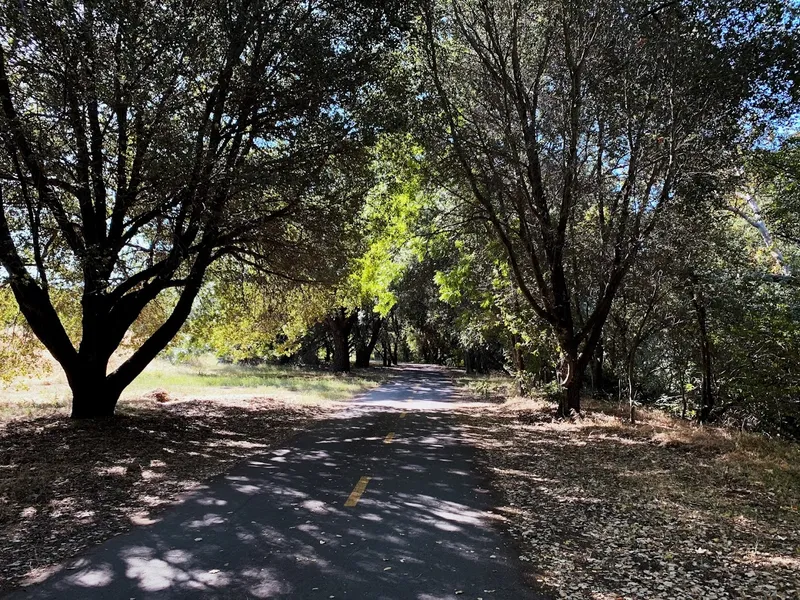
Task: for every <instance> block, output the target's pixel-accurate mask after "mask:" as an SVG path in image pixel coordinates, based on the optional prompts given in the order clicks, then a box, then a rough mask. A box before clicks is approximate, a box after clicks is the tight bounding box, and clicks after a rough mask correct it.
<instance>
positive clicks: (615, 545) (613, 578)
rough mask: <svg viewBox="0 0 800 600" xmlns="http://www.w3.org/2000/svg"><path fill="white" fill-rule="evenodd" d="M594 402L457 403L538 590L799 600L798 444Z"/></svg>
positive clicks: (612, 597) (598, 595) (612, 598)
mask: <svg viewBox="0 0 800 600" xmlns="http://www.w3.org/2000/svg"><path fill="white" fill-rule="evenodd" d="M599 409H600V407H595V410H589V411H588V415H587V416H586V417H584V418H583V419H581V420H579V421H578V422H576V423H569V424H568V423H557V422H554V421H553V419H552V417H551V415H552V407H551V406H550V405H549V404H547V403H544V402H537V401H532V400H528V401H522V400H516V401H511V402H506V403H505V404H502V405H498V406H496V407H493V408H488V409H487V408H485V407H484V408H481V409H476V410H473V411H464V412H463V413H462V414H461V417H460V418H461V420H462V424H463V429H464V433H465V437H466V439H468V440H469V441H470V443H472V444H474V445H475V446H476V447H477V448H478V449H479V450H480V451H479V460H480V461H481V463H482V466H483V468H484V469H485V470H486V471H487V473H488V474H489V477H490V479H491V481H492V482H493V485H494V487H495V488H496V489H497V491H498V492H499V495H500V497H501V498H502V506H501V507H500V512H501V514H503V515H504V516H505V517H506V519H507V521H506V525H507V528H508V530H509V532H510V533H511V535H512V536H513V537H514V538H515V539H516V541H517V543H518V548H519V552H520V560H521V561H522V563H523V565H524V567H525V568H526V569H527V570H528V572H529V574H530V576H531V578H532V579H534V580H535V584H536V586H537V587H541V588H542V589H543V590H544V591H548V592H550V593H552V594H553V595H555V596H560V597H565V598H576V599H577V598H591V599H593V600H617V599H622V598H625V599H642V600H643V599H648V600H656V599H665V600H666V599H670V600H673V599H675V600H677V599H696V598H703V599H704V600H714V599H720V600H721V599H723V598H800V512H799V510H798V504H800V445H797V444H791V443H786V442H783V441H780V440H768V439H765V438H763V437H761V436H754V435H748V434H741V433H736V432H730V431H726V430H723V429H716V428H702V429H701V428H698V427H696V426H693V425H690V424H687V423H685V422H680V421H677V420H674V419H671V418H669V417H666V416H664V415H661V414H659V413H648V412H644V413H643V414H642V415H641V418H642V419H643V422H641V423H639V424H638V425H636V426H632V425H629V424H626V423H625V422H624V421H623V420H622V419H621V418H619V417H617V416H616V415H614V414H608V412H609V411H607V410H606V411H601V410H599Z"/></svg>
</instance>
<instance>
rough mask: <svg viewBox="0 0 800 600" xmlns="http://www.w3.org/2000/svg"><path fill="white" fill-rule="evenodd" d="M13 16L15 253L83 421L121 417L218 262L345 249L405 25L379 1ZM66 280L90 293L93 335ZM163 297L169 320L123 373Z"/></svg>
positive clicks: (24, 298)
mask: <svg viewBox="0 0 800 600" xmlns="http://www.w3.org/2000/svg"><path fill="white" fill-rule="evenodd" d="M0 15H2V16H1V17H0V19H2V20H0V144H2V155H1V157H0V209H1V210H0V261H1V262H2V265H3V267H4V268H5V271H6V274H7V276H8V279H9V283H10V287H11V289H12V290H13V293H14V295H15V297H16V299H17V301H18V303H19V305H20V308H21V310H22V313H23V314H24V316H25V318H26V319H27V321H28V323H29V324H30V327H31V329H32V330H33V332H34V333H35V334H36V335H37V336H38V337H39V339H40V340H41V341H42V342H43V343H44V345H45V346H46V347H47V349H48V350H49V351H50V352H51V353H52V355H53V356H54V357H55V358H56V360H57V361H58V362H59V363H60V364H61V366H62V367H63V369H64V371H65V372H66V375H67V379H68V381H69V385H70V387H71V389H72V393H73V402H72V415H73V416H74V417H97V416H107V415H111V414H113V412H114V408H115V405H116V402H117V400H118V398H119V396H120V394H121V392H122V390H123V389H124V388H125V387H126V386H127V385H128V384H129V383H130V382H131V381H133V379H134V378H135V377H136V376H137V375H138V374H139V373H140V372H141V371H142V370H143V369H144V368H145V366H146V365H147V364H148V363H149V362H150V361H151V360H152V359H153V358H154V357H155V356H156V355H157V354H158V353H159V352H160V351H161V350H162V349H163V348H164V347H165V346H166V345H167V344H168V343H169V341H170V340H171V339H172V338H173V336H174V335H175V334H176V333H177V331H178V330H179V328H180V327H181V325H182V324H183V322H184V321H185V320H186V318H187V316H188V315H189V313H190V310H191V307H192V304H193V302H194V300H195V298H196V296H197V294H198V291H199V290H200V288H201V284H202V281H203V277H204V274H205V272H206V270H207V269H208V267H209V265H211V264H212V262H213V261H215V260H217V259H218V258H220V257H222V256H226V255H227V256H234V257H236V258H238V259H241V260H244V261H249V262H252V263H253V264H256V263H257V264H258V265H259V268H264V269H268V270H274V271H275V272H278V273H287V272H291V274H294V275H296V274H297V273H298V270H299V269H301V268H303V266H304V265H306V266H312V263H313V260H311V258H313V252H309V251H310V250H314V249H325V248H326V246H329V245H330V244H333V243H335V240H336V232H337V223H340V222H342V221H343V220H344V219H346V218H347V215H348V214H350V208H349V207H350V206H351V205H352V201H353V200H354V199H355V198H354V197H355V196H356V195H357V194H356V192H357V191H358V190H360V189H362V188H363V186H361V185H360V184H358V182H359V181H361V179H360V178H363V169H362V168H361V165H362V164H363V157H362V156H361V152H360V148H361V147H362V146H363V144H364V142H365V141H368V140H367V139H366V138H367V137H368V136H369V133H370V128H369V127H368V126H366V125H365V123H364V122H363V121H360V120H359V118H360V116H362V115H371V114H374V113H375V111H376V108H379V104H380V103H382V102H383V101H384V100H383V99H382V98H381V97H380V94H381V86H380V82H381V81H382V77H379V75H380V74H381V73H382V72H383V68H384V67H385V66H386V61H387V56H389V55H390V52H389V50H391V47H392V46H393V45H394V44H395V43H396V42H397V41H398V39H399V35H398V23H399V18H398V17H397V11H396V10H394V8H393V7H392V5H391V3H387V2H371V1H370V0H306V1H303V2H293V1H291V2H290V1H286V0H234V1H222V0H198V1H183V0H167V1H166V2H159V1H155V0H110V1H100V2H95V1H92V0H88V1H85V2H80V1H77V0H74V1H73V0H59V1H57V2H49V1H45V0H29V1H26V2H24V3H23V2H17V1H16V0H4V1H3V2H2V4H1V5H0ZM352 177H355V180H354V179H352ZM303 257H306V258H308V260H306V261H303V260H302V258H303ZM309 257H311V258H309ZM57 288H58V289H65V288H68V289H72V290H74V291H75V293H77V294H79V296H80V307H81V315H80V318H81V324H80V333H79V335H77V336H73V337H74V338H79V339H71V337H70V335H69V334H68V330H67V329H66V328H65V326H64V323H62V319H63V315H60V314H59V312H58V311H57V309H56V307H55V306H54V303H53V299H52V294H51V292H52V291H53V290H55V289H57ZM165 293H166V294H171V295H172V297H173V298H174V299H175V300H174V304H173V308H172V310H171V312H170V313H169V316H168V317H167V318H166V319H165V320H164V322H163V323H161V324H160V326H159V327H158V328H157V329H156V330H155V332H154V333H153V334H152V335H151V336H150V337H149V338H148V339H146V340H145V341H144V342H143V343H142V344H141V345H140V346H139V347H138V348H137V349H136V350H135V351H134V352H133V353H132V354H130V355H129V356H128V357H127V358H126V360H124V362H122V364H120V365H119V366H118V367H117V368H116V369H114V370H113V371H112V372H109V360H110V357H111V356H112V354H113V353H114V352H115V351H116V350H117V348H118V347H119V345H120V343H121V342H122V341H123V338H125V336H126V332H128V331H129V329H130V327H131V325H132V324H133V323H134V322H135V321H136V319H137V318H138V317H139V315H140V314H141V313H142V311H143V310H144V309H145V308H146V307H147V306H148V304H150V303H152V302H153V301H154V300H156V299H157V298H159V296H160V295H163V294H165Z"/></svg>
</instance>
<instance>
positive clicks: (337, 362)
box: [327, 308, 358, 373]
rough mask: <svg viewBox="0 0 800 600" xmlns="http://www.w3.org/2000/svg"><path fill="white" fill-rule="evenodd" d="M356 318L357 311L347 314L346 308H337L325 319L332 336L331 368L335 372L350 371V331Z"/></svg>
mask: <svg viewBox="0 0 800 600" xmlns="http://www.w3.org/2000/svg"><path fill="white" fill-rule="evenodd" d="M357 318H358V312H357V311H353V313H352V314H350V315H349V316H348V315H347V309H345V308H339V309H337V310H336V311H335V312H334V314H333V315H332V316H329V317H328V319H327V324H328V329H329V330H330V332H331V337H332V338H333V363H332V365H331V368H332V369H333V370H334V371H336V372H337V373H349V372H350V331H351V330H352V329H353V325H354V324H355V322H356V319H357Z"/></svg>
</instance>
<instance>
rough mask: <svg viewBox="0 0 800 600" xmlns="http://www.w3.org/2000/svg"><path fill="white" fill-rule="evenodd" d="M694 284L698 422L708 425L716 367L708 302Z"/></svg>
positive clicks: (712, 402) (694, 280)
mask: <svg viewBox="0 0 800 600" xmlns="http://www.w3.org/2000/svg"><path fill="white" fill-rule="evenodd" d="M691 283H692V303H693V304H694V309H695V316H696V317H697V328H698V333H699V336H700V370H701V383H700V411H699V412H698V414H697V420H698V421H699V422H700V423H706V422H708V421H709V420H710V418H711V412H712V411H713V410H714V388H713V381H714V366H713V361H712V351H711V338H710V336H709V333H708V313H707V311H706V301H705V298H704V297H703V293H702V290H700V288H699V286H698V285H697V281H696V278H694V279H692V280H691Z"/></svg>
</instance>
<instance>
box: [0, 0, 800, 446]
mask: <svg viewBox="0 0 800 600" xmlns="http://www.w3.org/2000/svg"><path fill="white" fill-rule="evenodd" d="M0 31H2V39H0V101H1V102H0V104H1V105H2V111H1V112H0V126H1V129H0V132H1V133H0V135H1V136H2V143H3V152H2V156H0V201H1V202H2V211H0V242H2V243H1V244H0V260H1V261H2V264H3V268H4V275H5V282H6V283H5V287H4V288H3V289H2V291H0V293H2V294H3V298H2V318H3V320H4V330H3V331H4V337H5V340H4V344H3V345H4V350H3V359H4V375H5V377H6V378H7V379H9V378H12V377H15V376H17V375H19V374H24V373H25V372H29V371H31V370H34V369H36V368H37V366H36V365H37V364H38V362H39V359H40V356H41V352H42V346H43V347H44V348H46V350H47V351H48V352H49V353H50V354H52V356H53V357H54V358H55V360H56V361H57V362H58V364H59V365H60V366H61V368H63V370H64V371H65V373H66V375H67V379H68V381H69V385H70V387H71V389H72V415H73V416H74V417H77V418H82V417H102V416H109V415H112V414H113V413H114V408H115V405H116V403H117V400H118V399H119V396H120V394H121V392H122V391H123V390H124V389H125V388H126V387H127V386H128V385H129V384H130V383H131V382H132V381H133V380H134V379H135V378H136V377H137V376H138V375H139V374H140V373H141V372H142V370H143V369H144V368H145V367H146V366H147V365H148V364H149V363H150V362H151V361H152V360H153V359H154V358H155V357H156V356H159V355H161V356H167V357H169V358H170V359H171V360H176V361H179V360H182V359H185V358H186V357H187V356H191V355H193V354H200V353H208V352H212V353H214V354H216V355H217V356H218V357H219V358H220V359H221V360H225V361H249V362H254V361H255V362H258V361H266V362H287V361H293V362H297V363H301V364H305V365H310V366H326V367H329V368H331V369H333V370H335V371H348V370H349V369H350V364H351V359H353V358H354V360H355V364H356V365H357V366H358V367H368V366H369V363H370V359H373V360H375V359H377V360H380V361H382V362H383V364H384V365H393V364H397V363H398V361H421V362H433V363H440V364H448V365H452V366H462V367H465V368H466V370H467V371H468V372H472V371H480V372H488V371H506V372H507V373H509V374H511V375H513V377H514V378H515V380H516V382H517V386H518V391H519V392H520V393H522V394H529V393H546V394H549V395H550V397H552V398H555V399H557V400H558V415H559V416H561V417H570V416H572V415H575V414H577V413H579V412H580V410H581V397H582V396H585V395H586V394H592V395H594V396H598V397H606V398H613V399H615V400H618V401H622V400H624V401H625V402H627V403H628V404H629V407H630V408H629V411H630V419H631V420H633V419H635V407H636V406H639V405H655V406H658V407H661V408H664V409H666V410H668V411H671V412H673V413H674V414H676V415H679V416H681V417H684V418H695V419H697V420H699V421H701V422H709V421H716V422H728V423H732V424H736V425H737V426H741V427H745V428H751V429H757V430H761V431H765V432H769V433H779V434H781V435H786V436H795V437H796V436H798V435H800V371H798V368H797V359H798V356H800V286H798V285H797V279H796V276H795V274H794V273H795V271H796V269H797V268H800V267H798V265H797V261H798V259H799V258H800V233H799V232H800V185H799V184H798V181H800V138H798V134H797V128H796V126H797V114H798V112H797V107H798V104H797V103H798V87H797V79H798V62H797V56H798V49H800V47H799V46H798V32H799V30H798V14H797V9H796V7H793V6H792V5H790V4H788V3H785V2H782V1H780V0H765V1H758V2H754V1H750V0H703V1H695V0H678V1H675V2H664V3H661V4H652V3H649V2H644V1H640V0H612V1H610V2H584V1H573V0H570V1H560V0H553V1H550V0H544V1H537V2H527V1H508V2H495V1H490V0H475V1H472V0H457V1H453V2H434V1H430V0H423V1H421V2H418V3H414V4H413V5H411V4H407V3H401V2H398V3H391V2H371V1H370V0H342V1H339V0H312V1H309V2H302V3H294V2H260V1H254V0H242V1H237V2H233V3H220V2H216V1H214V0H204V1H202V2H200V3H199V4H197V3H195V4H192V5H189V4H185V3H182V2H169V3H166V4H165V3H159V2H150V1H136V2H131V1H129V0H119V1H111V2H88V3H87V2H84V3H72V2H60V3H50V2H42V1H38V0H33V1H29V2H25V3H18V2H16V1H10V0H9V1H7V2H4V3H3V4H2V20H0ZM20 313H21V316H22V317H24V319H22V318H21V317H20ZM37 340H38V341H37ZM114 357H116V358H114ZM111 363H113V364H114V368H113V369H112V368H111V367H110V366H109V365H110V364H111Z"/></svg>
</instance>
